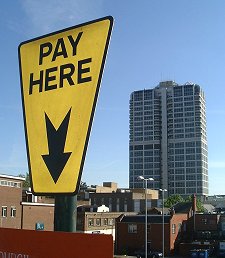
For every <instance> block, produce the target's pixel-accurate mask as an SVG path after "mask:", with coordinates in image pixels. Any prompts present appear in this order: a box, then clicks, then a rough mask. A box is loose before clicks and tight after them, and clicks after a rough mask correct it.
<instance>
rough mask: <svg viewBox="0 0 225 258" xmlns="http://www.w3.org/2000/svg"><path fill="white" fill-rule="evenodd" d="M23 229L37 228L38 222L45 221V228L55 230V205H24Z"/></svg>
mask: <svg viewBox="0 0 225 258" xmlns="http://www.w3.org/2000/svg"><path fill="white" fill-rule="evenodd" d="M22 213H23V221H22V228H23V229H31V230H35V225H36V223H37V222H39V223H44V230H47V231H53V229H54V207H53V206H40V205H38V206H34V205H23V212H22Z"/></svg>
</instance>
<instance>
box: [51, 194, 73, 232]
mask: <svg viewBox="0 0 225 258" xmlns="http://www.w3.org/2000/svg"><path fill="white" fill-rule="evenodd" d="M76 218H77V196H76V195H73V196H70V195H57V196H55V213H54V231H64V232H76Z"/></svg>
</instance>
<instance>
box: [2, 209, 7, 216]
mask: <svg viewBox="0 0 225 258" xmlns="http://www.w3.org/2000/svg"><path fill="white" fill-rule="evenodd" d="M2 217H3V218H6V217H7V207H6V206H2Z"/></svg>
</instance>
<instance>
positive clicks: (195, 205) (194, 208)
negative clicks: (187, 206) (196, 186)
mask: <svg viewBox="0 0 225 258" xmlns="http://www.w3.org/2000/svg"><path fill="white" fill-rule="evenodd" d="M192 210H193V212H194V213H195V212H196V211H197V201H196V194H193V195H192Z"/></svg>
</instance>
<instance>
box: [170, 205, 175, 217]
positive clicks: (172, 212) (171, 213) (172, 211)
mask: <svg viewBox="0 0 225 258" xmlns="http://www.w3.org/2000/svg"><path fill="white" fill-rule="evenodd" d="M174 214H175V209H174V207H172V208H171V210H170V216H171V217H173V215H174Z"/></svg>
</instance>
